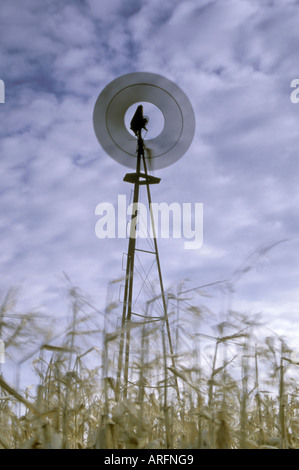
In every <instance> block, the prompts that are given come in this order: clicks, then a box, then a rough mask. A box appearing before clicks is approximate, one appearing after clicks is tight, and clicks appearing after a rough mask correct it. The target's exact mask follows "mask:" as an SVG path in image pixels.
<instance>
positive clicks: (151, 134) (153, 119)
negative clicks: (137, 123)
mask: <svg viewBox="0 0 299 470" xmlns="http://www.w3.org/2000/svg"><path fill="white" fill-rule="evenodd" d="M139 105H142V106H143V116H144V117H146V118H148V123H147V124H146V128H147V132H144V135H143V139H144V140H145V141H147V140H151V139H155V138H156V137H158V136H159V135H160V134H161V132H162V131H163V129H164V124H165V121H164V116H163V113H162V112H161V111H160V109H159V108H158V107H157V106H156V105H154V104H152V103H148V102H146V101H142V102H138V103H134V104H133V105H131V106H130V107H129V108H128V110H127V112H126V114H125V126H126V128H127V130H128V131H129V132H130V134H132V135H134V136H135V134H134V132H133V131H132V129H130V123H131V121H132V118H133V116H134V114H135V112H136V109H137V107H138V106H139Z"/></svg>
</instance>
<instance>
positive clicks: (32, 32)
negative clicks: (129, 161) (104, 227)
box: [0, 0, 299, 344]
mask: <svg viewBox="0 0 299 470" xmlns="http://www.w3.org/2000/svg"><path fill="white" fill-rule="evenodd" d="M0 21H1V27H0V36H1V41H0V44H1V52H0V54H1V55H0V67H1V69H0V70H1V72H0V78H1V79H2V80H3V81H4V83H5V103H4V104H0V113H1V127H0V133H1V141H0V148H1V162H0V180H1V186H0V188H1V198H0V214H1V217H0V230H1V250H0V265H1V274H0V279H1V284H0V286H1V290H2V292H5V290H6V289H8V288H9V287H11V286H15V285H19V286H21V288H22V290H21V294H20V295H21V304H20V311H22V309H27V308H30V307H32V306H39V305H40V306H41V308H42V311H44V312H45V314H47V315H49V316H51V315H54V316H55V315H56V316H59V315H64V311H65V298H63V295H62V291H63V286H64V284H63V282H64V281H63V272H65V273H67V275H68V276H69V277H70V279H71V280H72V282H73V283H74V284H75V285H76V286H79V287H80V288H81V289H82V291H83V292H85V293H86V294H87V295H90V296H91V298H92V299H93V302H94V303H95V305H97V306H98V308H103V306H104V305H105V295H106V289H107V284H108V282H109V281H110V280H113V279H115V278H118V277H120V276H122V275H123V274H124V273H123V271H122V254H123V253H124V252H125V251H126V250H127V241H126V240H123V239H115V240H113V239H103V240H99V239H98V238H97V237H96V235H95V224H96V221H97V219H98V218H97V217H96V215H95V208H96V206H97V204H99V203H101V202H110V203H112V204H114V205H116V203H117V196H118V195H119V194H123V195H126V196H127V197H128V200H129V197H130V190H131V188H130V186H129V185H128V184H127V183H124V182H123V181H122V180H123V177H124V174H125V173H126V171H127V170H126V168H125V167H123V166H121V165H119V164H117V163H116V162H115V161H114V160H112V159H111V158H110V157H109V156H108V155H107V154H106V153H105V152H104V151H103V150H102V148H101V147H100V145H99V143H98V141H97V139H96V137H95V134H94V130H93V124H92V114H93V108H94V104H95V102H96V99H97V97H98V95H99V93H100V92H101V91H102V89H103V88H104V87H105V86H106V85H107V84H108V83H110V82H111V81H112V80H114V79H115V78H117V77H118V76H120V75H123V74H126V73H131V72H136V71H142V72H144V71H145V72H152V73H158V74H161V75H163V76H164V77H166V78H168V79H169V80H172V81H174V82H175V83H176V84H177V85H178V86H179V87H180V88H181V89H182V90H183V91H185V93H186V94H187V96H188V97H189V99H190V101H191V103H192V105H193V107H194V112H195V116H196V133H195V137H194V140H193V142H192V145H191V147H190V148H189V150H188V152H187V153H186V154H185V155H184V156H183V157H182V158H181V159H180V160H179V161H178V162H177V163H176V164H174V165H173V166H171V167H168V168H165V169H163V170H159V171H158V172H156V173H155V175H156V176H159V177H160V178H161V179H162V181H161V183H160V185H157V186H154V187H153V189H152V198H153V200H154V201H158V202H160V201H164V202H167V203H169V204H170V203H171V202H174V201H175V202H179V203H182V202H190V203H192V204H194V203H196V202H200V203H203V207H204V218H203V226H204V240H203V246H202V248H201V249H199V250H186V249H185V248H184V240H183V239H170V240H163V239H161V240H159V249H160V255H161V264H162V271H163V276H164V282H165V286H166V288H169V287H172V286H175V285H176V283H178V282H180V281H182V280H183V279H188V281H187V282H186V284H185V288H186V289H192V288H195V287H197V286H201V285H204V284H209V283H214V282H217V281H220V280H231V281H232V282H233V283H234V289H235V293H234V295H233V300H232V305H231V307H232V308H234V309H235V310H238V311H241V312H244V313H247V314H248V315H254V314H255V313H259V312H261V313H262V315H263V317H264V318H266V319H267V322H268V323H267V324H268V325H269V327H270V328H272V329H274V330H275V331H276V332H277V333H278V334H286V335H287V336H288V337H290V338H291V337H294V338H295V341H298V342H299V339H296V338H297V336H298V338H299V333H298V332H299V315H298V305H299V288H298V283H299V239H298V229H299V224H298V207H299V188H298V175H299V158H298V148H299V103H298V104H294V103H292V102H291V100H290V94H291V91H292V89H291V87H290V84H291V81H292V80H293V79H295V78H299V55H298V50H299V35H298V24H299V2H298V1H297V0H285V1H284V2H281V1H280V0H186V1H182V0H163V1H161V0H148V1H147V2H142V1H140V0H134V1H132V0H126V1H121V0H77V1H70V0H63V1H58V0H44V1H43V2H40V1H38V0H26V1H25V2H24V1H21V0H13V1H11V0H2V2H1V17H0ZM268 247H272V248H271V249H268ZM259 255H260V256H259ZM248 266H252V269H247V268H248ZM243 268H245V269H243ZM242 269H243V271H244V272H243V274H242V276H239V274H240V272H241V271H242ZM240 270H241V271H240ZM236 271H237V274H236ZM238 273H239V274H238ZM206 292H207V293H212V294H215V290H213V292H211V291H209V288H207V290H206ZM216 295H217V294H216ZM215 308H216V309H219V312H220V310H221V309H222V308H224V307H223V303H222V301H221V299H220V300H219V304H218V303H217V302H216V304H215ZM216 313H217V312H216ZM296 335H297V336H296ZM297 344H298V343H297Z"/></svg>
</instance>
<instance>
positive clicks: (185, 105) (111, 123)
mask: <svg viewBox="0 0 299 470" xmlns="http://www.w3.org/2000/svg"><path fill="white" fill-rule="evenodd" d="M138 103H151V104H152V105H154V106H156V107H157V108H158V109H159V110H160V111H161V113H162V114H163V117H164V127H163V129H162V131H161V132H160V134H159V135H158V136H156V137H155V138H152V139H148V140H146V143H145V142H144V138H143V132H144V131H147V130H148V129H147V126H150V125H151V122H150V121H149V120H148V118H147V117H146V116H144V115H143V105H142V104H138ZM133 105H136V110H135V113H134V116H133V118H132V120H131V122H130V129H131V130H132V132H133V135H134V138H132V134H131V133H130V132H129V129H128V128H127V127H126V125H125V116H126V112H127V110H128V109H129V108H130V107H131V106H133ZM93 125H94V131H95V134H96V137H97V139H98V141H99V142H100V144H101V146H102V147H103V149H104V150H105V151H106V153H107V154H108V155H109V156H111V157H112V158H113V159H114V160H115V161H117V162H118V163H120V164H122V165H124V166H126V167H129V168H133V169H134V170H135V171H134V173H127V174H126V175H125V176H124V181H126V182H128V183H131V184H133V186H134V190H133V207H135V208H136V207H137V208H138V202H139V192H140V187H141V186H146V193H147V202H148V206H149V210H150V212H151V202H152V201H151V192H150V185H152V184H158V183H160V181H161V180H160V178H157V177H156V176H152V175H150V174H149V172H148V168H150V170H159V169H162V168H165V167H167V166H169V165H171V164H173V163H175V162H176V161H177V160H178V159H179V158H181V157H182V156H183V154H184V153H185V152H186V151H187V149H188V148H189V146H190V144H191V142H192V140H193V137H194V132H195V117H194V112H193V108H192V106H191V104H190V102H189V100H188V98H187V96H186V95H185V93H184V92H183V91H182V90H181V89H180V88H179V87H178V86H177V85H176V84H175V83H173V82H172V81H170V80H168V79H166V78H165V77H162V76H161V75H157V74H153V73H148V72H136V73H130V74H126V75H123V76H121V77H118V78H116V79H115V80H113V81H112V82H111V83H109V84H108V85H107V86H106V87H105V88H104V90H103V91H102V92H101V93H100V95H99V96H98V99H97V101H96V103H95V107H94V112H93ZM150 215H151V223H152V226H153V229H154V220H153V217H152V213H151V214H150ZM135 216H136V214H135V213H134V211H133V213H132V218H131V225H130V237H129V242H128V252H127V263H126V277H125V288H124V297H123V312H122V320H121V332H122V333H121V339H120V346H119V354H118V369H117V383H116V390H117V393H116V395H117V397H118V396H119V393H120V384H121V376H122V373H123V396H124V397H126V396H127V387H128V371H129V359H130V341H131V328H130V326H131V324H132V317H134V316H135V315H138V316H139V317H144V316H143V315H141V314H140V313H136V312H134V311H133V295H134V293H133V286H134V275H135V272H134V262H135V254H136V251H137V250H138V249H137V248H136V224H134V223H133V219H134V218H135ZM153 242H154V247H153V250H152V251H151V252H148V253H151V254H152V255H154V256H155V259H156V264H157V269H158V278H159V289H160V295H159V296H160V298H161V299H162V304H163V312H162V314H161V316H160V317H158V318H157V319H156V320H158V321H160V322H163V325H165V328H166V332H167V337H168V345H169V352H170V356H171V361H172V366H173V367H175V364H174V353H173V347H172V339H171V332H170V326H169V320H168V312H167V301H166V296H165V291H164V286H163V279H162V271H161V265H160V258H159V252H158V244H157V238H156V236H155V232H154V237H153ZM140 251H146V250H140ZM176 387H177V384H176ZM177 394H178V396H179V390H178V387H177Z"/></svg>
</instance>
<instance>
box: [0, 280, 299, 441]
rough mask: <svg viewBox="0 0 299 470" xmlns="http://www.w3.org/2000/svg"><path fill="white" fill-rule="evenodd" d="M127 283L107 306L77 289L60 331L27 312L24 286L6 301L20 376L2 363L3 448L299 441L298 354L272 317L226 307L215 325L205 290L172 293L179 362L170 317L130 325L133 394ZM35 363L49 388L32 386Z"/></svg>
mask: <svg viewBox="0 0 299 470" xmlns="http://www.w3.org/2000/svg"><path fill="white" fill-rule="evenodd" d="M117 284H118V280H117V281H113V282H111V283H110V284H109V288H108V296H107V303H106V308H105V310H104V311H103V312H102V311H99V310H98V309H97V308H95V307H94V306H93V304H92V303H91V302H90V301H89V300H88V299H87V298H85V296H84V295H82V294H81V292H80V290H79V289H77V288H75V287H73V286H71V285H69V286H68V290H67V292H68V303H69V307H70V316H69V319H68V320H69V321H68V322H67V323H66V325H65V327H64V328H62V330H61V331H57V325H55V321H54V323H53V325H46V327H45V324H44V321H45V320H44V319H41V317H40V315H39V313H38V312H36V311H33V312H29V313H24V314H22V315H17V314H16V304H17V292H16V291H15V290H14V289H11V290H9V291H8V292H6V294H5V295H4V296H3V299H2V303H1V307H0V337H1V338H2V340H3V342H4V344H5V347H6V350H5V354H6V356H5V357H6V358H10V357H11V358H13V363H14V364H15V377H16V378H15V383H14V384H13V385H12V384H11V383H8V381H7V379H6V377H5V366H6V365H5V364H1V366H2V369H1V370H2V373H1V376H0V447H1V448H3V449H57V448H59V449H209V448H214V449H238V448H242V449H243V448H249V449H272V448H282V449H287V448H299V400H298V397H299V390H298V384H297V378H296V377H297V371H298V365H299V363H297V362H296V351H292V350H291V349H290V347H289V346H288V345H287V342H286V340H285V339H284V338H281V337H279V336H278V335H277V334H275V332H274V331H271V330H270V329H269V328H267V327H266V326H265V325H264V323H263V320H262V317H261V316H253V317H252V316H248V315H246V314H244V313H239V312H235V311H233V310H231V309H227V311H225V312H224V314H223V316H222V318H221V319H220V320H221V321H219V318H218V321H216V320H217V315H213V313H212V312H211V311H209V309H208V308H207V307H206V306H205V305H204V302H203V299H204V298H205V297H204V295H205V293H206V290H205V289H204V288H202V289H197V290H195V291H193V292H191V290H189V291H188V289H185V291H184V290H183V289H182V285H179V286H176V289H173V291H170V290H169V291H168V292H167V293H166V294H167V302H168V311H169V321H170V328H171V334H172V338H173V344H174V354H173V357H170V353H169V348H168V343H167V336H166V335H165V331H164V330H165V325H164V322H163V321H160V322H155V321H153V320H152V321H151V317H150V313H149V311H148V309H147V311H146V312H145V313H146V314H147V315H148V316H147V317H146V315H144V317H143V320H142V321H140V322H136V323H133V322H132V323H131V324H130V325H127V326H126V328H130V329H131V333H132V334H131V337H132V345H131V356H130V368H129V377H128V383H127V387H126V390H124V385H123V381H122V380H121V381H120V383H119V384H118V383H117V379H118V376H117V375H118V374H117V372H118V351H119V345H120V340H121V335H122V331H121V328H120V327H119V302H118V301H117V300H115V299H114V290H113V289H114V288H115V286H117ZM215 285H217V283H215ZM226 287H229V288H231V286H226ZM228 291H230V289H227V290H226V292H228ZM184 292H185V293H184ZM155 301H156V299H155ZM150 303H151V302H149V303H148V304H147V306H149V305H150ZM58 323H59V325H60V324H61V322H58ZM20 345H23V347H24V348H25V345H26V348H25V349H24V348H23V349H22V347H21V346H20ZM297 357H298V356H297ZM27 367H30V368H31V370H32V371H34V374H35V376H36V377H37V378H38V384H37V385H36V386H35V387H30V386H26V387H25V388H24V389H23V388H22V387H21V379H20V378H21V376H22V374H24V370H25V368H27Z"/></svg>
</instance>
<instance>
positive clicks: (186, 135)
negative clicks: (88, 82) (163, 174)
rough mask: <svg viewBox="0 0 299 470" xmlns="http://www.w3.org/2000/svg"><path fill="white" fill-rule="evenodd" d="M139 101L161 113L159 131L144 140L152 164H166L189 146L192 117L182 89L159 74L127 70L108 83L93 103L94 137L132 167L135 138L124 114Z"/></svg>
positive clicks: (193, 125) (175, 158)
mask: <svg viewBox="0 0 299 470" xmlns="http://www.w3.org/2000/svg"><path fill="white" fill-rule="evenodd" d="M140 102H147V103H151V104H153V105H155V106H156V107H157V108H158V109H159V110H160V111H161V113H162V114H163V116H164V128H163V130H162V132H161V133H160V134H159V135H158V136H157V137H155V138H153V139H148V140H146V147H147V148H150V149H151V151H152V152H151V157H150V160H151V163H152V168H153V169H155V170H157V169H161V168H165V167H167V166H169V165H171V164H173V163H175V162H176V161H177V160H179V158H181V157H182V156H183V155H184V153H185V152H186V151H187V150H188V148H189V146H190V144H191V142H192V140H193V137H194V132H195V117H194V112H193V108H192V106H191V103H190V101H189V99H188V98H187V96H186V95H185V93H184V92H183V91H182V90H181V89H180V88H179V87H178V86H177V85H176V84H175V83H173V82H171V81H170V80H168V79H166V78H164V77H162V76H161V75H157V74H154V73H148V72H136V73H129V74H126V75H122V76H121V77H118V78H116V79H115V80H113V81H112V82H111V83H109V84H108V85H107V86H106V87H105V88H104V90H103V91H102V93H101V94H100V95H99V97H98V99H97V101H96V104H95V107H94V112H93V125H94V130H95V134H96V137H97V139H98V141H99V142H100V144H101V145H102V147H103V148H104V150H105V151H106V152H107V154H108V155H110V156H111V157H112V158H113V159H114V160H116V161H117V162H118V163H121V164H122V165H125V166H127V167H129V168H134V169H135V168H136V159H137V155H136V140H135V139H132V134H131V133H130V132H129V130H128V129H127V127H126V125H125V114H126V112H127V110H128V109H129V107H130V106H132V105H134V104H135V103H136V104H137V103H140ZM147 160H148V157H147Z"/></svg>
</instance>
